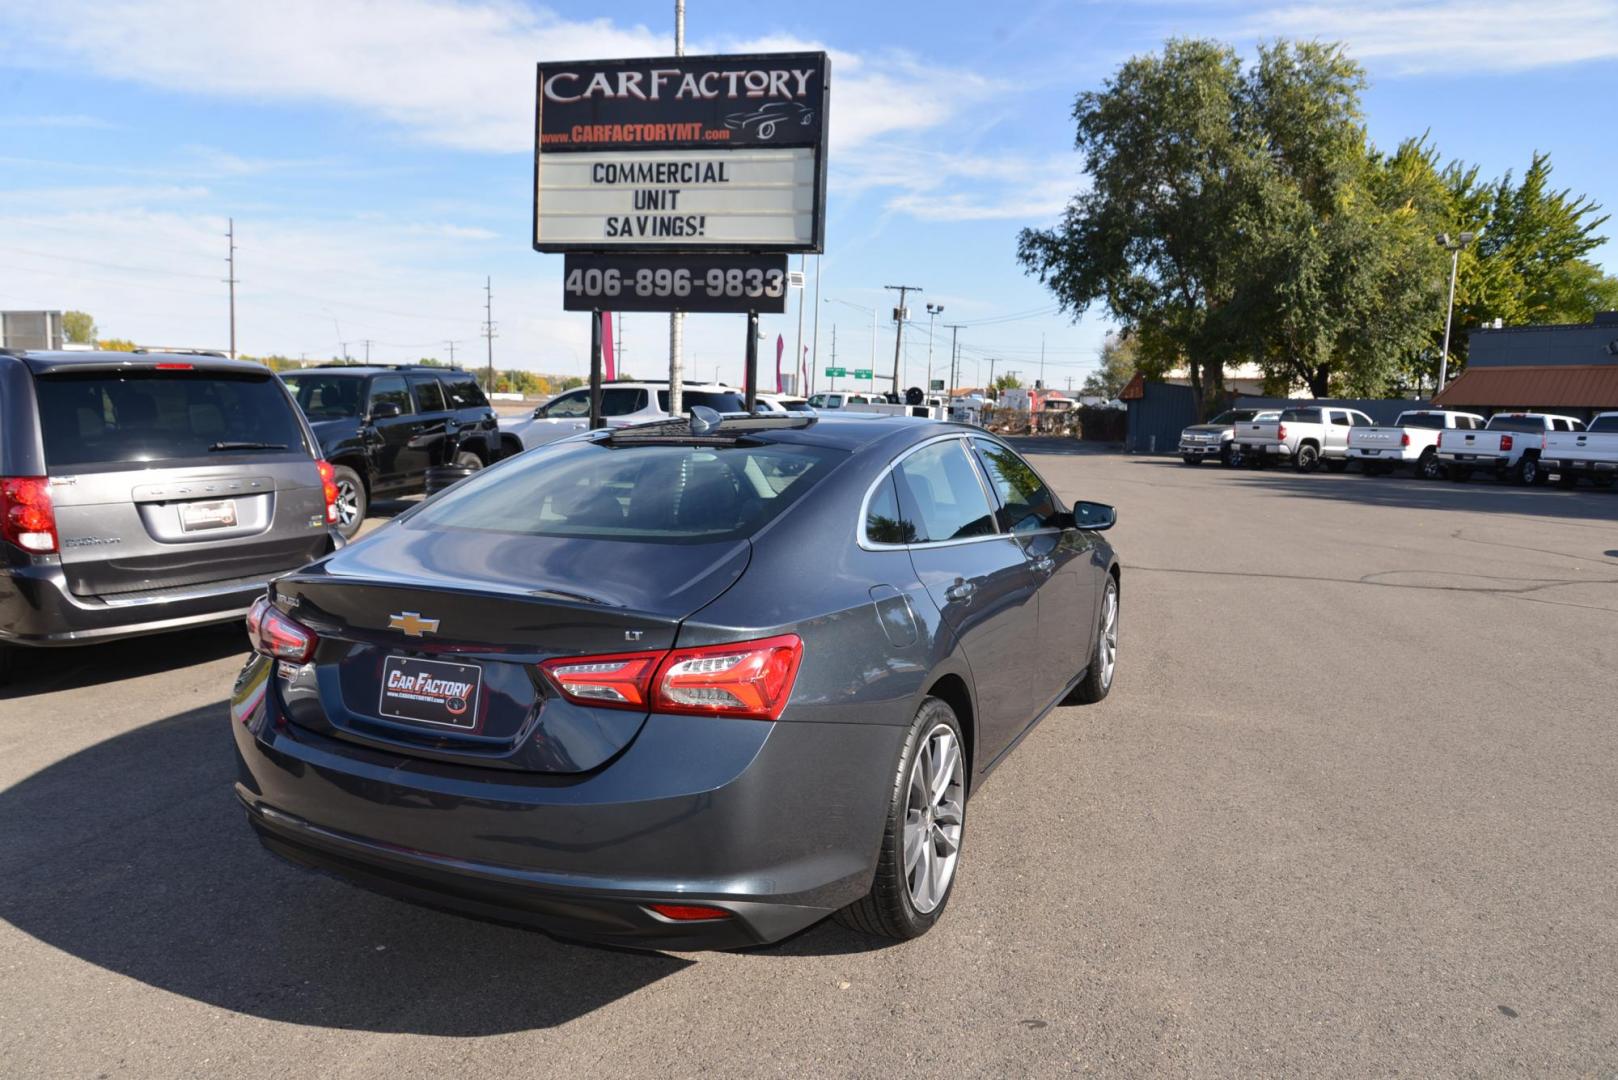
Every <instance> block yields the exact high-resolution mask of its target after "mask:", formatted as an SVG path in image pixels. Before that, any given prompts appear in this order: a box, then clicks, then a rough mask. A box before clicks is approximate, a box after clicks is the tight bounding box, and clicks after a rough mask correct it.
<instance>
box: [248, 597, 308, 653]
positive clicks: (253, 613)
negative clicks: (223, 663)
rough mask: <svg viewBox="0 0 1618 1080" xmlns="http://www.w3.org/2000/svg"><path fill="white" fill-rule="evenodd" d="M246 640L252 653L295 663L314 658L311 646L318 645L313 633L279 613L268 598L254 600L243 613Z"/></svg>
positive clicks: (279, 610)
mask: <svg viewBox="0 0 1618 1080" xmlns="http://www.w3.org/2000/svg"><path fill="white" fill-rule="evenodd" d="M247 640H248V641H250V642H252V643H253V651H255V652H257V653H260V654H262V655H264V656H268V657H269V658H270V659H272V660H290V661H292V662H293V663H295V664H307V663H308V662H309V661H310V660H312V659H314V656H315V646H316V645H318V644H320V639H319V638H318V637H316V636H315V632H314V631H313V630H311V629H309V628H308V627H307V626H304V625H303V624H301V623H299V622H298V621H296V620H295V619H293V618H292V617H291V616H290V615H287V614H285V613H283V612H282V611H281V609H280V608H278V607H276V606H275V605H274V604H272V603H270V598H269V597H268V596H261V597H259V598H258V599H257V600H255V601H254V602H253V606H252V608H251V609H250V610H249V611H248V612H247Z"/></svg>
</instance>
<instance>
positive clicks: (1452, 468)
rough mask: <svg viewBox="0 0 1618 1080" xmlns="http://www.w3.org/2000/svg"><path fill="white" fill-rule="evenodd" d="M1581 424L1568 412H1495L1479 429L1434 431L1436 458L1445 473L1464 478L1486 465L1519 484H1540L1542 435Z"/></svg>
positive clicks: (1542, 475) (1580, 427)
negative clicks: (1566, 414)
mask: <svg viewBox="0 0 1618 1080" xmlns="http://www.w3.org/2000/svg"><path fill="white" fill-rule="evenodd" d="M1583 430H1584V424H1583V423H1581V422H1580V421H1578V420H1575V419H1574V418H1573V417H1571V416H1555V415H1552V414H1551V413H1495V414H1494V415H1493V416H1491V417H1489V424H1488V426H1487V427H1485V428H1484V429H1483V430H1482V431H1460V430H1456V431H1441V432H1439V433H1438V459H1439V461H1441V462H1443V465H1444V471H1445V474H1446V475H1447V476H1448V477H1449V478H1450V479H1451V480H1455V481H1464V480H1465V479H1466V478H1467V477H1469V476H1471V475H1472V473H1473V471H1474V470H1477V469H1488V470H1489V471H1490V472H1492V473H1494V474H1495V476H1497V477H1499V478H1501V479H1505V478H1506V477H1507V476H1510V477H1512V478H1514V479H1515V480H1516V481H1517V482H1518V483H1521V484H1543V483H1544V482H1545V471H1544V470H1543V469H1542V468H1540V462H1539V459H1540V453H1541V452H1542V451H1543V450H1544V448H1545V439H1546V437H1547V436H1549V435H1550V434H1552V433H1553V432H1558V431H1583Z"/></svg>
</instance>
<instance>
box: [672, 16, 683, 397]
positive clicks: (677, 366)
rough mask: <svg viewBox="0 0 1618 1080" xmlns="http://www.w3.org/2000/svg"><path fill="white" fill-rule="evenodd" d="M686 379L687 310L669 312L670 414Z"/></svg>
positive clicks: (678, 28) (677, 40) (678, 39)
mask: <svg viewBox="0 0 1618 1080" xmlns="http://www.w3.org/2000/svg"><path fill="white" fill-rule="evenodd" d="M674 55H675V56H684V55H685V0H674ZM684 381H685V312H683V311H671V312H669V414H670V415H672V416H680V415H682V414H683V413H684V411H685V410H684V405H683V402H682V401H681V393H680V384H681V383H682V382H684Z"/></svg>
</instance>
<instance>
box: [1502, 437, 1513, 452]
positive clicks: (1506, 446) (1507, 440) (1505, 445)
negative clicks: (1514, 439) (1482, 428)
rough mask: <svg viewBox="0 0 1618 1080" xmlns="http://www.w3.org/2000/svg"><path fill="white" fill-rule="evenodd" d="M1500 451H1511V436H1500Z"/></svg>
mask: <svg viewBox="0 0 1618 1080" xmlns="http://www.w3.org/2000/svg"><path fill="white" fill-rule="evenodd" d="M1500 449H1502V450H1510V449H1511V436H1510V435H1502V436H1500Z"/></svg>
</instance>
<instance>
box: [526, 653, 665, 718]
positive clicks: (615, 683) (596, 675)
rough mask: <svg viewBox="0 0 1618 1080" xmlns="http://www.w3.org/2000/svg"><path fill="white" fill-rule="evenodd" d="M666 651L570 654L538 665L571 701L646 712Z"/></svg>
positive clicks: (649, 706)
mask: <svg viewBox="0 0 1618 1080" xmlns="http://www.w3.org/2000/svg"><path fill="white" fill-rule="evenodd" d="M667 655H668V654H667V653H662V652H641V653H626V654H624V655H620V656H579V657H568V658H565V659H560V660H547V661H545V662H544V663H543V664H541V665H540V666H539V667H540V670H541V671H543V672H544V673H545V677H546V678H547V679H549V680H550V682H551V685H552V686H554V687H556V689H558V690H560V691H561V692H562V696H563V697H565V698H567V699H568V700H569V701H573V702H577V703H578V704H580V705H597V706H603V707H605V708H608V709H634V710H635V711H636V712H646V711H648V710H649V709H650V708H651V700H652V675H653V674H654V673H655V672H656V671H657V665H658V664H660V663H661V662H662V660H663V658H664V657H665V656H667Z"/></svg>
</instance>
